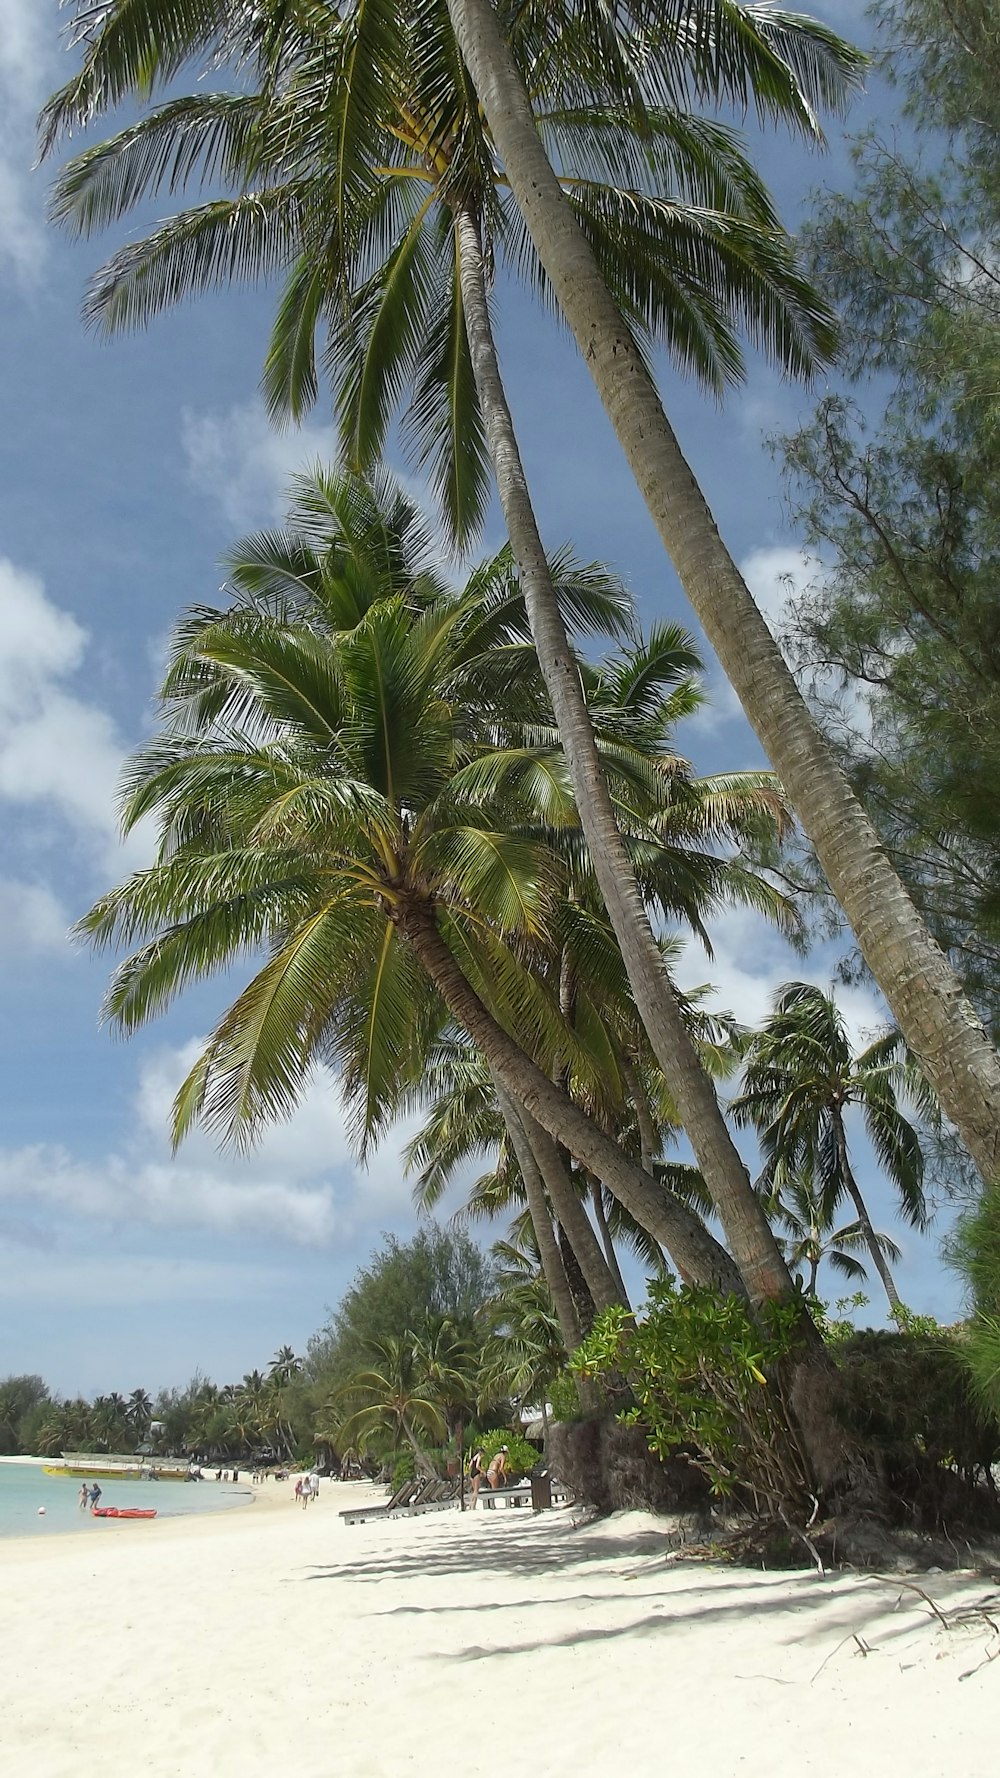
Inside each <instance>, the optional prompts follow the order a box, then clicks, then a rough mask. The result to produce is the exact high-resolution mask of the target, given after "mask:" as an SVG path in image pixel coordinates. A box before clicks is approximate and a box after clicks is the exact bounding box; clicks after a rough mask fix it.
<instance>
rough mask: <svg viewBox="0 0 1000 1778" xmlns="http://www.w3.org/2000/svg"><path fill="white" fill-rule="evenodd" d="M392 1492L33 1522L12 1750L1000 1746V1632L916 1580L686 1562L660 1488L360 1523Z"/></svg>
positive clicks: (889, 1752) (719, 1773)
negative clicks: (569, 1502)
mask: <svg viewBox="0 0 1000 1778" xmlns="http://www.w3.org/2000/svg"><path fill="white" fill-rule="evenodd" d="M369 1494H370V1497H371V1498H374V1499H379V1498H381V1496H380V1495H379V1494H378V1493H376V1492H375V1491H368V1490H365V1489H362V1488H358V1487H355V1486H351V1487H348V1488H342V1487H337V1486H327V1487H326V1488H325V1489H324V1493H323V1497H322V1498H321V1500H320V1502H319V1503H318V1505H316V1506H311V1507H310V1508H309V1510H308V1511H307V1512H302V1511H300V1510H299V1509H297V1508H296V1507H294V1506H293V1505H292V1503H291V1500H290V1496H289V1493H288V1492H287V1490H286V1488H285V1487H282V1488H281V1489H280V1490H279V1489H278V1488H277V1487H273V1488H272V1489H270V1490H267V1489H265V1490H263V1492H262V1495H261V1497H260V1498H259V1499H258V1500H257V1501H256V1502H255V1503H254V1504H253V1505H252V1506H248V1507H247V1508H245V1509H244V1510H242V1511H238V1512H235V1513H232V1514H227V1515H217V1516H212V1517H209V1518H206V1519H200V1520H199V1519H191V1520H187V1521H177V1522H175V1523H173V1524H163V1525H157V1524H150V1525H143V1524H132V1525H128V1524H118V1525H112V1524H109V1525H107V1526H106V1527H105V1526H102V1527H101V1528H100V1529H101V1533H102V1534H101V1535H99V1536H96V1537H95V1536H93V1535H90V1534H89V1530H88V1531H87V1532H83V1533H81V1534H80V1535H72V1536H67V1537H62V1538H59V1539H55V1540H51V1541H48V1540H44V1539H39V1540H37V1541H35V1540H29V1539H22V1540H16V1541H15V1540H9V1541H8V1542H7V1543H6V1545H5V1546H4V1548H3V1549H2V1550H0V1582H2V1596H3V1611H2V1617H0V1748H2V1752H3V1758H4V1769H5V1770H7V1771H10V1772H12V1773H14V1772H18V1773H20V1772H25V1773H28V1772H30V1773H31V1775H32V1778H64V1775H65V1778H69V1775H70V1774H72V1778H79V1774H80V1773H81V1772H83V1771H90V1772H95V1771H99V1772H101V1773H103V1774H107V1775H108V1778H120V1775H121V1778H124V1775H126V1774H127V1775H128V1778H133V1775H134V1774H136V1773H142V1774H144V1775H146V1778H161V1775H163V1778H165V1775H166V1774H171V1775H174V1774H183V1775H184V1778H202V1775H205V1778H208V1775H209V1774H212V1775H214V1778H264V1775H265V1774H274V1773H283V1772H287V1771H289V1770H304V1771H307V1772H310V1773H314V1774H317V1775H320V1778H328V1775H336V1778H341V1775H343V1778H399V1775H400V1774H412V1775H414V1778H441V1775H442V1774H444V1773H445V1772H449V1771H468V1770H478V1771H495V1772H506V1771H508V1770H511V1771H522V1770H526V1771H537V1772H540V1773H545V1774H546V1775H547V1778H570V1774H573V1775H574V1778H579V1775H580V1774H583V1775H584V1778H588V1775H589V1774H598V1773H599V1774H602V1778H603V1775H604V1774H612V1773H617V1772H620V1771H627V1772H629V1773H630V1775H633V1778H645V1775H646V1774H652V1773H654V1772H655V1773H659V1772H669V1773H677V1774H681V1773H684V1774H689V1773H692V1772H695V1771H697V1772H701V1773H706V1774H709V1775H710V1778H730V1775H731V1774H735V1773H744V1772H745V1773H747V1774H754V1775H756V1778H761V1775H766V1778H770V1775H772V1774H774V1775H776V1778H781V1775H783V1774H785V1773H787V1774H788V1775H789V1778H793V1775H794V1778H800V1775H801V1774H812V1775H815V1778H834V1775H836V1778H841V1775H842V1774H843V1772H844V1771H845V1770H847V1769H851V1770H854V1771H858V1772H878V1771H887V1770H890V1769H891V1770H898V1771H905V1772H906V1774H907V1778H942V1775H943V1774H945V1773H946V1772H948V1771H951V1770H955V1769H957V1770H969V1771H971V1770H975V1769H980V1768H982V1769H986V1765H987V1762H988V1761H992V1757H993V1750H994V1748H995V1743H996V1723H997V1720H998V1711H1000V1660H997V1661H996V1662H995V1663H993V1664H992V1665H990V1664H986V1665H982V1666H980V1663H982V1662H984V1661H985V1659H986V1656H987V1654H988V1653H989V1652H992V1651H993V1650H994V1649H996V1648H997V1646H998V1639H997V1637H996V1636H995V1635H993V1633H992V1632H991V1631H990V1629H989V1627H988V1625H987V1624H986V1623H985V1622H984V1621H983V1620H981V1619H977V1621H976V1622H975V1623H974V1624H972V1625H968V1626H965V1627H962V1628H956V1629H954V1630H952V1631H950V1632H948V1631H946V1630H945V1629H944V1628H943V1626H942V1625H941V1624H940V1623H939V1622H938V1621H937V1620H936V1619H934V1618H933V1617H932V1616H931V1614H930V1613H929V1611H928V1609H927V1606H926V1605H925V1604H924V1603H923V1601H922V1600H920V1599H919V1598H918V1597H917V1596H916V1594H914V1593H913V1592H910V1591H908V1590H907V1589H905V1588H904V1587H903V1586H902V1585H901V1584H899V1583H895V1584H893V1585H883V1584H879V1583H878V1582H876V1581H874V1580H871V1579H866V1578H859V1577H856V1576H835V1577H832V1578H830V1579H826V1580H823V1579H820V1578H818V1577H817V1576H815V1575H812V1574H805V1573H802V1574H795V1575H777V1574H757V1573H752V1572H747V1571H741V1570H735V1569H728V1568H722V1567H713V1568H706V1567H704V1566H701V1565H697V1566H695V1565H691V1564H687V1563H677V1564H673V1563H667V1562H666V1561H665V1560H664V1554H665V1550H666V1547H667V1539H666V1537H665V1535H664V1532H663V1530H662V1529H661V1528H657V1526H656V1521H655V1520H651V1519H649V1518H647V1517H646V1516H645V1515H638V1514H629V1515H625V1516H624V1517H618V1518H616V1519H612V1520H609V1521H607V1522H605V1523H603V1524H597V1525H592V1526H590V1527H584V1528H582V1529H579V1528H577V1527H576V1526H575V1524H574V1519H573V1514H572V1513H571V1512H569V1511H566V1510H562V1511H557V1512H552V1513H547V1514H542V1515H539V1516H538V1517H532V1516H531V1515H529V1514H528V1513H526V1512H518V1511H510V1510H504V1511H497V1512H495V1513H485V1512H477V1513H474V1514H473V1513H467V1514H466V1515H465V1517H464V1518H462V1517H460V1515H459V1514H458V1513H439V1514H435V1515H431V1516H428V1517H426V1518H422V1519H416V1520H409V1521H407V1520H397V1521H394V1522H393V1523H391V1524H385V1523H383V1524H381V1525H371V1524H369V1525H365V1526H360V1525H359V1526H355V1527H346V1526H344V1525H343V1524H342V1522H341V1521H340V1519H339V1518H338V1516H337V1510H338V1508H339V1507H340V1506H343V1505H345V1504H348V1503H350V1504H358V1503H359V1502H361V1501H362V1500H363V1499H364V1498H366V1496H367V1495H369ZM105 1531H106V1532H107V1535H104V1534H103V1533H104V1532H105ZM921 1584H923V1585H925V1586H926V1587H927V1589H928V1591H930V1592H932V1593H933V1595H934V1597H935V1598H936V1599H937V1600H938V1601H940V1602H941V1604H942V1605H944V1606H946V1607H948V1608H949V1609H951V1608H954V1607H956V1606H957V1605H959V1604H961V1603H962V1602H963V1601H964V1602H971V1601H973V1600H982V1599H984V1598H987V1597H990V1596H992V1598H993V1600H994V1602H997V1597H998V1596H997V1588H996V1587H995V1586H991V1584H990V1583H989V1581H987V1580H984V1579H983V1578H982V1577H971V1576H961V1577H950V1576H943V1575H941V1576H936V1577H931V1578H929V1579H928V1580H927V1581H925V1582H922V1583H921ZM998 1622H1000V1618H998ZM855 1634H856V1635H857V1636H858V1637H860V1638H861V1639H862V1640H863V1642H864V1644H865V1645H866V1646H867V1647H868V1648H869V1649H870V1651H871V1652H870V1653H868V1654H863V1653H862V1651H861V1648H860V1647H859V1644H858V1642H857V1641H855V1639H854V1637H855ZM977 1667H978V1668H979V1670H978V1671H976V1672H974V1673H972V1675H971V1677H969V1678H966V1679H963V1678H962V1677H961V1675H962V1674H967V1673H969V1672H970V1669H973V1668H977Z"/></svg>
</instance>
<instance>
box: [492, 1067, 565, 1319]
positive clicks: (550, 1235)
mask: <svg viewBox="0 0 1000 1778" xmlns="http://www.w3.org/2000/svg"><path fill="white" fill-rule="evenodd" d="M490 1072H491V1074H492V1076H493V1088H494V1091H495V1093H496V1096H497V1104H498V1105H499V1107H500V1115H501V1117H502V1118H503V1121H504V1127H505V1129H506V1131H507V1135H508V1137H509V1138H510V1145H511V1148H512V1149H513V1150H514V1156H515V1159H516V1161H517V1164H518V1167H519V1168H520V1171H521V1178H522V1179H523V1181H524V1195H525V1197H526V1199H527V1201H528V1214H529V1216H530V1217H531V1226H532V1228H533V1229H534V1231H535V1240H536V1241H537V1242H538V1252H539V1257H540V1258H541V1262H542V1275H543V1277H544V1279H545V1282H546V1284H547V1286H548V1291H549V1295H550V1297H551V1298H552V1302H553V1306H554V1308H555V1312H556V1319H557V1321H558V1322H559V1332H560V1333H561V1335H562V1342H563V1345H564V1346H565V1348H566V1350H567V1352H572V1351H574V1350H575V1348H576V1347H577V1346H578V1345H579V1344H580V1323H579V1321H578V1319H577V1314H576V1306H575V1304H574V1302H573V1298H572V1295H571V1294H570V1288H569V1282H568V1280H567V1277H566V1269H565V1267H564V1265H563V1262H562V1254H561V1253H560V1251H559V1243H558V1241H557V1240H556V1236H555V1230H554V1229H553V1227H552V1220H551V1217H550V1215H549V1207H548V1205H547V1204H546V1202H545V1189H544V1187H543V1185H542V1175H541V1172H540V1171H539V1167H538V1162H537V1160H536V1158H535V1152H534V1149H533V1147H532V1145H531V1142H530V1141H529V1140H528V1132H527V1130H526V1129H525V1127H524V1125H523V1123H522V1122H521V1118H520V1116H519V1113H518V1107H517V1105H516V1104H515V1102H514V1100H513V1099H512V1098H511V1097H510V1094H509V1093H508V1092H507V1091H506V1089H505V1087H504V1086H503V1083H502V1082H501V1080H500V1078H499V1076H498V1074H497V1073H496V1071H495V1070H494V1069H491V1070H490Z"/></svg>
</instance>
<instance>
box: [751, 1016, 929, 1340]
mask: <svg viewBox="0 0 1000 1778" xmlns="http://www.w3.org/2000/svg"><path fill="white" fill-rule="evenodd" d="M900 1098H910V1099H911V1100H912V1101H914V1102H915V1104H916V1106H917V1108H918V1109H920V1108H922V1107H923V1106H924V1105H925V1103H926V1088H925V1087H923V1083H922V1081H921V1078H920V1075H919V1073H918V1071H917V1069H916V1068H915V1066H914V1064H913V1062H912V1060H911V1059H910V1058H909V1056H908V1055H907V1052H906V1048H905V1045H904V1043H903V1040H902V1038H901V1036H900V1034H899V1033H898V1032H897V1031H892V1032H889V1033H888V1035H885V1036H882V1037H879V1038H876V1040H875V1041H874V1042H873V1043H870V1044H869V1045H868V1046H867V1047H866V1048H865V1049H863V1050H861V1051H860V1052H859V1053H858V1054H856V1055H855V1054H853V1053H852V1050H851V1045H850V1040H849V1037H848V1034H847V1030H846V1027H845V1024H844V1020H843V1017H842V1015H841V1013H840V1011H839V1009H838V1007H837V1005H836V1002H835V1001H834V1000H833V999H832V998H831V997H830V996H829V995H826V994H824V993H823V992H822V990H821V989H819V988H816V987H813V986H812V985H811V984H810V983H808V982H788V983H786V985H785V986H784V987H783V988H781V989H780V990H779V991H778V994H777V996H776V998H775V1003H774V1011H773V1012H772V1014H771V1016H770V1018H769V1019H768V1020H767V1021H766V1023H765V1024H764V1026H763V1027H762V1029H761V1030H760V1031H758V1032H755V1033H753V1034H752V1035H751V1036H750V1037H749V1038H748V1039H747V1040H746V1044H745V1054H744V1075H743V1086H742V1090H741V1092H740V1093H739V1095H738V1097H737V1098H736V1099H734V1101H733V1104H732V1108H731V1109H732V1113H733V1116H734V1118H735V1119H736V1121H737V1123H740V1124H743V1125H752V1126H753V1127H754V1128H755V1129H756V1131H757V1132H758V1136H759V1138H760V1144H761V1150H762V1153H763V1156H764V1172H763V1176H762V1186H763V1189H764V1191H765V1193H766V1192H767V1191H768V1189H769V1188H771V1187H772V1186H775V1187H777V1188H778V1189H780V1187H781V1185H782V1182H783V1180H784V1179H785V1178H786V1177H787V1176H789V1175H793V1174H794V1173H796V1172H797V1171H804V1172H806V1173H807V1175H809V1176H810V1177H812V1178H814V1179H815V1181H816V1186H817V1190H818V1193H819V1203H820V1205H821V1207H822V1213H823V1216H824V1218H825V1219H832V1217H833V1215H834V1214H835V1212H836V1210H837V1208H838V1207H839V1205H840V1204H842V1203H843V1201H844V1199H845V1198H849V1199H850V1200H851V1202H852V1203H853V1205H854V1208H855V1211H856V1212H857V1218H858V1222H859V1223H860V1225H861V1228H862V1230H863V1233H864V1242H865V1246H866V1247H867V1249H868V1252H869V1253H870V1254H871V1257H872V1261H873V1263H874V1265H875V1269H876V1271H877V1272H878V1275H879V1277H880V1278H881V1280H882V1283H883V1285H884V1286H885V1291H886V1295H887V1296H888V1298H889V1303H890V1306H891V1308H892V1309H893V1311H896V1310H898V1309H900V1308H901V1307H902V1300H901V1298H900V1295H899V1292H898V1290H897V1289H896V1285H895V1282H894V1280H893V1276H892V1273H891V1271H890V1269H889V1265H888V1262H887V1259H886V1249H885V1245H884V1241H883V1240H882V1238H880V1237H879V1236H878V1235H876V1233H875V1230H874V1228H873V1226H872V1222H871V1218H870V1216H869V1214H868V1207H867V1205H866V1204H865V1201H864V1198H863V1197H862V1195H861V1191H860V1189H859V1187H858V1183H857V1180H856V1179H855V1177H854V1172H853V1169H852V1167H851V1159H850V1148H849V1144H848V1139H847V1126H846V1121H845V1118H846V1113H847V1110H848V1108H849V1107H850V1106H856V1107H857V1108H858V1109H859V1110H860V1112H861V1115H862V1118H863V1120H864V1126H865V1130H866V1132H867V1135H868V1139H869V1141H870V1142H871V1145H872V1147H873V1149H874V1151H875V1154H876V1156H877V1158H878V1161H879V1163H880V1165H881V1167H882V1170H883V1172H884V1173H885V1174H886V1175H887V1176H888V1178H889V1179H890V1180H891V1182H892V1184H893V1185H894V1186H895V1188H896V1191H897V1193H898V1196H899V1204H900V1209H901V1211H902V1214H903V1215H904V1216H905V1217H906V1220H907V1221H908V1222H909V1223H910V1224H911V1225H912V1226H913V1227H914V1228H918V1229H922V1228H924V1227H925V1226H926V1222H927V1203H926V1199H925V1197H924V1188H923V1178H924V1157H923V1151H922V1149H921V1146H920V1139H919V1137H918V1135H917V1132H916V1130H915V1128H914V1126H913V1125H912V1124H911V1123H910V1122H909V1120H908V1119H907V1118H906V1117H905V1116H904V1115H903V1113H902V1111H901V1110H900V1105H899V1101H900ZM827 1226H829V1220H828V1224H827Z"/></svg>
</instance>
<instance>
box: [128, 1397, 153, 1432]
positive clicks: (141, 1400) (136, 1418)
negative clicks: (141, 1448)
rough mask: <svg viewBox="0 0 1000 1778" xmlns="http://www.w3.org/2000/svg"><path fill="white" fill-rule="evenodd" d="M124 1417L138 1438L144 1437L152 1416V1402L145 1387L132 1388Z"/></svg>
mask: <svg viewBox="0 0 1000 1778" xmlns="http://www.w3.org/2000/svg"><path fill="white" fill-rule="evenodd" d="M125 1417H126V1419H127V1421H128V1423H129V1425H130V1426H131V1428H132V1430H133V1432H136V1433H138V1435H139V1437H140V1439H143V1438H145V1436H146V1434H147V1432H148V1431H149V1423H150V1421H151V1419H152V1418H153V1403H152V1400H151V1398H150V1396H149V1395H148V1394H147V1392H146V1390H145V1389H133V1391H132V1393H131V1395H130V1396H129V1398H128V1403H127V1405H126V1408H125Z"/></svg>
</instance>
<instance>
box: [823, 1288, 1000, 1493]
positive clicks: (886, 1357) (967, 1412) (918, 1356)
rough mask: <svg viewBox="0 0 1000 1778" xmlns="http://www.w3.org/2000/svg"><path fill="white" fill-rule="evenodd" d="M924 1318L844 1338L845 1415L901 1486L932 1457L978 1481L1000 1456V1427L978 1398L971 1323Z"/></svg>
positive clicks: (839, 1354)
mask: <svg viewBox="0 0 1000 1778" xmlns="http://www.w3.org/2000/svg"><path fill="white" fill-rule="evenodd" d="M918 1319H919V1324H920V1326H921V1331H918V1332H916V1333H910V1332H905V1333H904V1332H897V1331H892V1330H889V1329H885V1328H865V1329H863V1330H862V1331H860V1332H856V1333H855V1334H854V1335H853V1336H852V1338H851V1339H849V1340H846V1341H844V1342H842V1343H839V1344H838V1345H837V1347H836V1348H835V1352H836V1363H837V1368H838V1371H839V1372H840V1375H841V1378H842V1382H843V1389H842V1392H841V1401H842V1409H841V1412H842V1415H843V1418H844V1422H845V1424H846V1426H847V1429H848V1431H850V1432H853V1433H854V1434H855V1435H856V1436H857V1437H858V1438H859V1439H860V1440H861V1442H862V1443H863V1444H864V1445H866V1446H868V1447H869V1448H870V1449H874V1450H875V1451H876V1452H878V1454H879V1456H880V1457H881V1459H882V1462H883V1466H884V1467H885V1469H886V1470H887V1471H888V1473H889V1475H890V1477H891V1478H892V1480H893V1483H894V1485H895V1486H896V1487H897V1488H899V1487H900V1486H901V1485H902V1484H903V1480H904V1478H905V1476H906V1475H907V1474H913V1473H915V1472H916V1469H917V1468H918V1467H919V1468H921V1469H924V1470H926V1467H927V1464H929V1465H930V1466H931V1467H932V1468H936V1469H942V1470H944V1469H948V1470H954V1471H956V1472H957V1473H958V1474H959V1475H961V1476H962V1477H964V1479H965V1480H966V1481H968V1482H972V1483H975V1482H977V1481H980V1480H981V1479H982V1478H983V1477H984V1476H985V1475H986V1473H987V1472H988V1471H989V1470H990V1468H991V1467H992V1465H993V1464H994V1463H995V1462H996V1461H997V1460H998V1458H1000V1428H998V1425H997V1422H996V1420H995V1419H994V1418H992V1417H990V1416H988V1415H984V1414H983V1412H982V1411H981V1409H980V1410H977V1406H976V1403H975V1401H974V1398H973V1391H972V1389H971V1387H970V1375H969V1369H970V1367H969V1354H968V1341H969V1333H968V1329H966V1328H958V1329H956V1330H952V1329H950V1328H943V1327H938V1326H937V1325H936V1323H932V1324H931V1325H932V1326H933V1327H934V1332H933V1333H931V1332H929V1331H923V1328H924V1324H925V1323H926V1321H927V1318H926V1317H924V1316H921V1317H919V1318H918Z"/></svg>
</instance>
